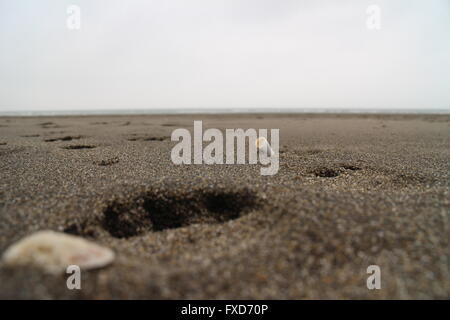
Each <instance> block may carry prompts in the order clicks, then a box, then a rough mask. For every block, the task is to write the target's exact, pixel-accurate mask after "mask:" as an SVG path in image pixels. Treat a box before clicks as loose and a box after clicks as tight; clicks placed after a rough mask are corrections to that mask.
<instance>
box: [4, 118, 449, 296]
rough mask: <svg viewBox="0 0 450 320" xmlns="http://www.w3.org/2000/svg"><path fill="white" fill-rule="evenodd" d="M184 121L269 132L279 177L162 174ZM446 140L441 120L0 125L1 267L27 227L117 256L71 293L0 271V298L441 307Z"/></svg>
mask: <svg viewBox="0 0 450 320" xmlns="http://www.w3.org/2000/svg"><path fill="white" fill-rule="evenodd" d="M194 120H202V121H203V126H204V127H205V128H218V129H221V130H223V129H226V128H244V129H246V128H269V129H270V128H279V129H280V168H279V171H278V173H277V174H276V175H274V176H261V175H260V165H259V164H257V165H204V164H203V165H194V164H193V165H174V164H173V163H172V161H171V158H170V152H171V149H172V147H173V146H174V145H175V143H174V142H172V141H171V140H170V136H171V133H172V131H173V130H175V129H176V128H187V129H189V130H192V128H193V122H194ZM449 133H450V116H449V115H356V114H355V115H351V114H341V115H334V114H291V115H288V114H239V115H232V114H229V115H133V116H66V117H62V116H61V117H0V177H1V179H0V218H1V222H0V254H1V253H3V252H4V251H5V250H6V248H8V246H9V245H11V244H12V243H14V242H16V241H18V240H19V239H21V238H23V237H24V236H26V235H28V234H31V233H33V232H35V231H38V230H55V231H60V232H66V233H69V234H75V235H78V236H81V237H83V238H86V239H89V240H92V241H94V242H96V243H98V244H101V245H104V246H106V247H109V248H111V249H112V250H114V252H115V254H116V259H115V261H114V263H113V264H112V265H110V266H108V267H105V268H103V269H98V270H92V271H86V272H83V274H82V289H81V290H74V291H71V290H68V289H67V287H66V275H61V276H54V275H48V274H45V273H43V272H41V271H40V270H37V269H36V268H33V267H31V266H30V267H26V266H24V267H15V268H11V267H6V266H3V265H0V298H1V299H15V298H18V299H111V298H112V299H412V298H417V299H449V298H450V282H449V276H450V274H449V265H450V260H449V259H450V251H449V240H450V238H449V234H450V233H449V231H450V228H449V216H450V188H449V187H450V162H449V159H450V134H449ZM369 265H378V266H380V269H381V274H382V288H381V289H380V290H368V289H367V286H366V280H367V277H368V274H367V272H366V269H367V267H368V266H369Z"/></svg>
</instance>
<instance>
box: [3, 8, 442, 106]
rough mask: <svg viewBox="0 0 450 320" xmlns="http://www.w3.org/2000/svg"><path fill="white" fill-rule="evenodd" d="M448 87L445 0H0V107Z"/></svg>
mask: <svg viewBox="0 0 450 320" xmlns="http://www.w3.org/2000/svg"><path fill="white" fill-rule="evenodd" d="M70 4H75V5H78V6H79V7H80V8H81V29H80V30H69V29H68V28H67V27H66V20H67V17H68V15H67V13H66V9H67V6H68V5H70ZM371 4H376V5H379V6H380V8H381V10H382V12H381V19H382V20H381V30H379V31H371V30H368V29H367V27H366V19H367V14H366V8H367V7H368V6H369V5H371ZM449 88H450V1H449V0H429V1H424V0H384V1H382V0H373V1H366V0H341V1H334V0H333V1H331V0H323V1H318V0H309V1H301V0H297V1H293V0H190V1H186V0H164V1H162V0H160V1H148V0H141V1H139V0H127V1H120V0H71V1H62V0H60V1H50V0H40V1H35V0H14V1H11V0H0V111H12V110H14V111H19V110H78V109H101V108H108V109H111V108H122V109H123V108H157V109H161V108H183V107H186V108H239V107H243V108H252V107H259V108H265V107H271V108H276V107H289V108H293V107H301V108H311V107H320V108H334V107H336V108H352V107H353V108H395V109H398V108H446V109H450V89H449Z"/></svg>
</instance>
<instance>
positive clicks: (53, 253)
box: [2, 230, 114, 273]
mask: <svg viewBox="0 0 450 320" xmlns="http://www.w3.org/2000/svg"><path fill="white" fill-rule="evenodd" d="M113 260H114V252H113V251H112V250H111V249H109V248H106V247H102V246H99V245H97V244H95V243H93V242H91V241H87V240H85V239H83V238H81V237H76V236H72V235H68V234H65V233H60V232H54V231H47V230H45V231H38V232H36V233H34V234H32V235H30V236H27V237H25V238H23V239H22V240H20V241H18V242H16V243H14V244H12V245H11V246H10V247H9V248H8V249H7V250H6V251H5V252H4V254H3V256H2V261H3V263H4V264H5V265H9V266H17V265H33V266H35V267H38V268H40V269H43V270H44V271H46V272H49V273H62V272H65V270H66V269H67V267H68V266H69V265H77V266H79V267H80V268H81V269H84V270H87V269H95V268H101V267H104V266H106V265H108V264H110V263H111V262H112V261H113Z"/></svg>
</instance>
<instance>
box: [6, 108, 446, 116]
mask: <svg viewBox="0 0 450 320" xmlns="http://www.w3.org/2000/svg"><path fill="white" fill-rule="evenodd" d="M236 113H238V114H239V113H280V114H283V113H330V114H333V113H342V114H450V109H363V108H360V109H358V108H348V109H338V108H328V109H327V108H235V109H232V108H230V109H218V108H211V109H207V108H201V109H200V108H199V109H186V108H180V109H174V108H170V109H98V110H95V109H92V110H51V111H50V110H47V111H46V110H40V111H1V110H0V116H70V115H139V114H236Z"/></svg>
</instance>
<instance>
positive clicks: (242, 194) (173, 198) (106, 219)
mask: <svg viewBox="0 0 450 320" xmlns="http://www.w3.org/2000/svg"><path fill="white" fill-rule="evenodd" d="M256 204H257V198H256V196H255V195H254V194H253V193H252V192H250V191H249V190H240V191H206V192H204V191H203V192H202V191H197V192H194V193H189V194H185V193H176V192H147V193H144V194H141V195H139V196H137V197H136V198H134V199H131V200H130V201H125V202H124V201H119V200H116V201H113V202H112V203H110V204H109V205H108V206H107V207H106V208H105V210H104V211H103V217H102V220H101V225H102V227H103V228H104V229H106V230H107V231H108V232H109V233H110V234H111V235H112V236H114V237H117V238H127V237H131V236H136V235H139V234H142V233H144V232H148V231H161V230H165V229H173V228H180V227H185V226H188V225H191V224H195V223H223V222H226V221H228V220H233V219H236V218H239V217H240V216H242V215H244V214H246V213H248V212H249V211H250V210H251V209H253V208H254V207H255V206H256Z"/></svg>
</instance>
